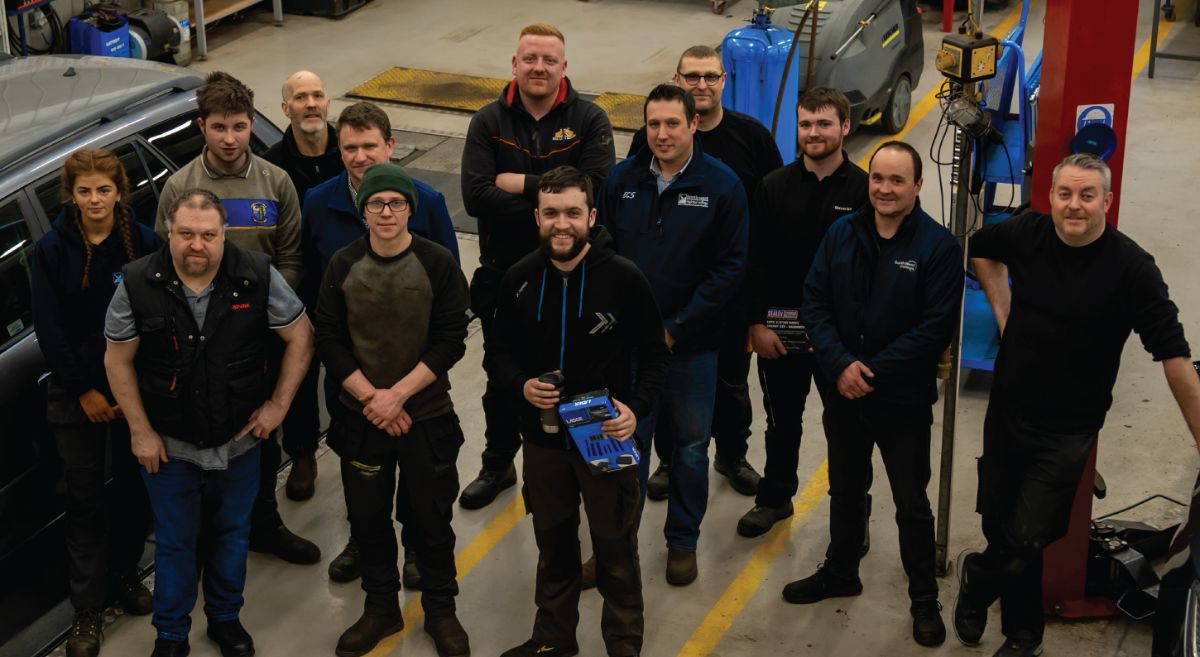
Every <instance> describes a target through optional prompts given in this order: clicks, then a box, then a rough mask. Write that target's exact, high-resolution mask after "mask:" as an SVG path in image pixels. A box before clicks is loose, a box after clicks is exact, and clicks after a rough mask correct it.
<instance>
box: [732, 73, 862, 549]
mask: <svg viewBox="0 0 1200 657" xmlns="http://www.w3.org/2000/svg"><path fill="white" fill-rule="evenodd" d="M796 117H797V126H798V132H797V134H799V135H800V148H801V150H802V151H803V156H802V157H801V158H800V159H798V160H796V161H795V162H793V163H791V164H789V165H787V166H785V167H782V168H779V169H776V170H775V171H772V172H771V173H770V174H769V175H767V177H766V178H764V179H763V182H762V185H760V186H759V188H758V192H757V193H756V194H755V195H754V197H753V201H752V202H751V204H750V222H751V223H750V258H749V265H748V268H747V272H746V290H747V297H748V299H747V315H746V323H747V324H749V325H750V344H751V347H752V348H753V349H754V353H756V354H758V380H759V381H760V382H761V383H762V390H763V408H764V410H765V411H766V413H767V432H766V444H767V463H766V467H765V468H764V469H763V470H764V475H765V476H764V477H763V480H762V482H761V483H760V484H759V487H758V494H757V495H756V497H755V500H754V507H753V508H751V509H750V510H749V511H747V512H746V514H745V515H743V516H742V518H741V520H740V521H738V525H737V531H738V533H739V534H741V535H742V536H748V537H753V536H760V535H762V534H765V533H766V532H767V531H768V530H770V529H771V527H772V526H773V525H774V524H775V523H776V522H778V521H780V520H783V519H784V518H787V517H788V516H791V515H792V497H793V496H795V494H796V490H797V489H798V488H799V485H800V481H799V479H798V478H797V476H796V469H797V467H799V463H798V460H799V454H800V436H801V434H802V431H803V420H804V404H805V401H806V400H807V399H808V392H809V389H810V387H811V385H812V381H813V379H814V378H815V379H816V382H817V389H818V390H819V391H820V392H821V393H822V396H824V394H825V393H826V392H827V390H828V388H829V384H828V383H827V382H826V381H825V379H824V377H822V376H821V373H820V370H819V369H818V368H817V366H816V365H817V364H816V360H815V359H814V358H813V355H812V354H811V353H810V352H809V350H808V346H807V345H806V344H804V340H803V338H801V339H799V340H798V341H797V336H795V335H786V334H785V337H786V338H787V340H788V343H790V344H791V345H792V347H791V348H790V349H789V348H788V347H787V346H786V345H785V343H784V341H783V340H781V339H780V335H779V334H778V333H777V332H776V330H773V329H772V328H770V327H769V326H768V322H769V323H770V324H771V326H774V327H776V328H777V329H779V330H780V331H783V327H785V326H787V323H788V322H789V321H794V322H795V323H796V324H802V322H803V319H802V318H800V317H799V310H800V305H801V302H802V301H803V300H804V294H803V288H802V287H801V286H798V285H796V284H795V281H798V280H804V277H805V276H807V275H808V269H809V267H810V266H811V265H812V261H813V258H814V257H815V256H816V253H817V246H818V245H819V244H820V243H821V239H822V238H824V237H825V231H826V230H828V229H829V226H830V225H832V224H833V222H834V221H836V220H837V219H838V218H839V217H842V216H844V215H847V214H849V213H851V212H853V211H855V210H858V209H859V208H861V207H863V206H864V205H866V204H867V172H866V171H863V170H862V169H861V168H859V167H858V165H856V164H854V163H853V162H851V161H850V159H849V158H848V157H846V152H845V151H844V150H842V142H843V140H844V139H845V138H846V135H848V134H850V103H849V101H848V100H846V96H845V95H844V94H843V93H842V92H840V91H838V90H836V89H830V88H828V87H817V88H814V89H810V90H808V91H807V92H805V94H804V95H803V96H801V97H800V103H799V105H798V106H797V108H796ZM718 390H720V388H718ZM715 426H716V425H715V424H714V427H715ZM714 433H715V431H714ZM718 448H719V445H718Z"/></svg>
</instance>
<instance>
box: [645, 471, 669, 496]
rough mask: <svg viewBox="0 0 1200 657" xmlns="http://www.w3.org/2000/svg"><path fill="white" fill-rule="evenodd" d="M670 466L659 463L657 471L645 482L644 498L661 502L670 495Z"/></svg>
mask: <svg viewBox="0 0 1200 657" xmlns="http://www.w3.org/2000/svg"><path fill="white" fill-rule="evenodd" d="M670 486H671V466H669V465H666V464H665V463H659V464H658V469H657V470H655V471H654V474H652V475H650V479H649V480H647V481H646V497H648V498H650V499H652V500H654V501H655V502H661V501H663V500H665V499H667V497H668V496H669V495H670V494H671V489H670Z"/></svg>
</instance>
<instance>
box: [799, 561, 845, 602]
mask: <svg viewBox="0 0 1200 657" xmlns="http://www.w3.org/2000/svg"><path fill="white" fill-rule="evenodd" d="M860 593H862V580H860V579H859V578H857V577H855V578H854V579H844V578H842V577H838V576H837V575H834V574H833V573H831V572H829V568H827V567H826V566H825V564H821V565H819V566H817V572H815V573H813V574H812V575H809V576H808V577H805V578H804V579H798V580H796V581H794V582H792V583H791V584H788V585H787V586H785V587H783V599H784V600H787V601H788V602H790V603H792V604H794V605H807V604H812V603H814V602H820V601H821V600H824V599H826V598H849V597H853V596H856V595H858V594H860Z"/></svg>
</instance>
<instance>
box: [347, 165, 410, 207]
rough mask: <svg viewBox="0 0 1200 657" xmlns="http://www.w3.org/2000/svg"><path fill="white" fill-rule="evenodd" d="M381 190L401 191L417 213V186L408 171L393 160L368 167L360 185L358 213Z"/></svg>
mask: <svg viewBox="0 0 1200 657" xmlns="http://www.w3.org/2000/svg"><path fill="white" fill-rule="evenodd" d="M379 192H400V193H401V194H403V195H404V198H406V199H408V209H409V210H410V211H411V212H412V213H413V214H416V212H417V188H416V186H415V185H413V181H412V178H410V177H409V176H408V173H407V172H405V171H404V169H402V168H400V167H399V166H397V165H395V164H392V163H391V162H384V163H382V164H372V165H371V166H369V167H367V171H366V173H364V174H363V177H362V183H360V184H359V186H358V198H357V199H356V201H357V203H355V205H357V206H358V214H360V215H361V214H362V213H363V208H364V207H366V205H367V201H368V200H370V198H371V196H372V195H374V194H378V193H379Z"/></svg>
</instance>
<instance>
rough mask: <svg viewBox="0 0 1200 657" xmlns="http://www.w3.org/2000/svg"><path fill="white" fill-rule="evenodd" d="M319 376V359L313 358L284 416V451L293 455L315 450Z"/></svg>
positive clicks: (317, 425)
mask: <svg viewBox="0 0 1200 657" xmlns="http://www.w3.org/2000/svg"><path fill="white" fill-rule="evenodd" d="M320 378H321V361H319V360H317V359H316V358H314V359H312V363H311V364H309V366H308V371H307V372H305V373H304V378H303V379H301V380H300V387H299V388H298V389H297V390H296V399H295V400H294V401H293V402H292V406H291V408H289V409H288V414H287V416H286V417H284V418H283V451H284V452H287V455H288V456H291V457H292V458H295V457H296V455H297V454H303V453H305V452H315V451H316V449H317V443H318V442H320V440H321V409H320V406H318V405H317V388H318V381H319V379H320Z"/></svg>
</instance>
